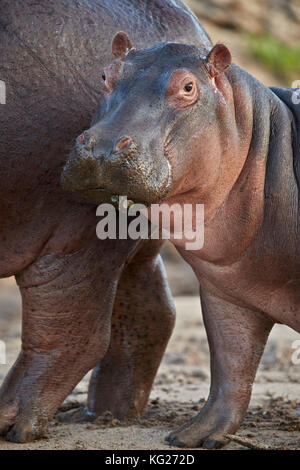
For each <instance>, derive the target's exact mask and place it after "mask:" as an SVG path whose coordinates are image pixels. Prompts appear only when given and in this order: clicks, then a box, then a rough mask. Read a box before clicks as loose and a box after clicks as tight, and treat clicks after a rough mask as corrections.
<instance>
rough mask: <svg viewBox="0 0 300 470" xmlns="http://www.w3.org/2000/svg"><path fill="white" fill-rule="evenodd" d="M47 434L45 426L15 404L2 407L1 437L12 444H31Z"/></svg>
mask: <svg viewBox="0 0 300 470" xmlns="http://www.w3.org/2000/svg"><path fill="white" fill-rule="evenodd" d="M44 432H45V426H43V425H41V424H38V423H37V422H36V420H35V419H30V417H27V416H26V415H25V413H22V412H21V411H20V407H19V405H17V404H15V403H11V404H7V405H2V406H1V407H0V436H1V437H3V438H5V439H6V440H7V441H10V442H18V443H24V442H30V441H33V440H35V439H39V438H40V437H42V436H43V434H44Z"/></svg>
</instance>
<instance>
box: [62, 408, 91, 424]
mask: <svg viewBox="0 0 300 470" xmlns="http://www.w3.org/2000/svg"><path fill="white" fill-rule="evenodd" d="M96 418H97V415H96V414H94V413H91V412H90V411H89V410H88V408H87V407H86V406H79V407H76V408H72V409H71V410H67V411H61V412H59V413H56V415H55V419H56V420H57V421H59V422H60V423H90V422H92V421H94V420H95V419H96Z"/></svg>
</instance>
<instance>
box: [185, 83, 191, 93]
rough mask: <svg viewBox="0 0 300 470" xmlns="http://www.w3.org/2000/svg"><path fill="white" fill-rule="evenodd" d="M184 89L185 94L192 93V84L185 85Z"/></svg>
mask: <svg viewBox="0 0 300 470" xmlns="http://www.w3.org/2000/svg"><path fill="white" fill-rule="evenodd" d="M184 89H185V91H186V92H187V93H190V92H191V91H192V89H193V84H192V82H191V83H188V84H187V85H185V87H184Z"/></svg>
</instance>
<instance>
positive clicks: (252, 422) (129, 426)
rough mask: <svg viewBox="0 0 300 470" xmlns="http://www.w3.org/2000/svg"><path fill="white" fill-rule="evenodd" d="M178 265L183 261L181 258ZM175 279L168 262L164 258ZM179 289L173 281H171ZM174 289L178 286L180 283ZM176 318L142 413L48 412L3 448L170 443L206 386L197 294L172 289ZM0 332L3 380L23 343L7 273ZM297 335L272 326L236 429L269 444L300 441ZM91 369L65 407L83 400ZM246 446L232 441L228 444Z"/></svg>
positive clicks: (298, 445)
mask: <svg viewBox="0 0 300 470" xmlns="http://www.w3.org/2000/svg"><path fill="white" fill-rule="evenodd" d="M182 269H186V268H185V267H184V266H183V268H182ZM168 271H169V275H170V279H171V284H172V286H175V287H176V283H177V278H176V277H175V279H174V272H177V273H178V272H184V271H182V270H181V271H180V269H178V266H177V270H176V269H174V266H173V265H172V264H170V263H169V264H168ZM175 290H176V289H175ZM177 290H178V289H177ZM175 302H176V307H177V312H178V316H177V323H176V329H175V332H174V334H173V337H172V339H171V341H170V343H169V346H168V349H167V351H166V354H165V357H164V360H163V363H162V364H161V367H160V369H159V372H158V375H157V378H156V381H155V385H154V388H153V391H152V393H151V399H150V403H149V408H148V411H147V413H146V416H145V417H143V418H142V419H140V420H138V421H135V422H132V423H121V422H119V421H117V420H115V419H112V417H111V416H110V415H105V416H104V417H102V418H101V419H99V420H98V422H96V423H89V424H61V423H59V422H58V421H57V420H55V419H54V420H53V421H52V422H51V423H50V425H49V429H48V432H47V435H46V437H45V438H44V439H42V440H40V441H37V442H34V443H29V444H19V445H16V444H13V443H8V442H5V441H0V450H4V449H170V447H169V446H167V445H165V444H164V436H165V435H166V434H168V432H170V431H171V430H172V429H174V428H176V427H177V426H178V425H180V424H182V423H183V422H185V421H186V420H187V419H189V418H190V417H192V416H194V415H195V414H196V413H197V411H198V410H200V409H201V407H202V406H203V403H204V400H205V398H206V397H207V394H208V390H209V375H210V374H209V352H208V345H207V340H206V334H205V330H204V327H203V322H202V317H201V310H200V303H199V298H198V297H197V296H195V295H194V296H177V297H176V298H175ZM0 309H1V316H0V338H1V339H2V340H4V341H5V342H6V344H7V364H6V365H0V382H1V381H2V379H3V377H4V376H5V374H6V372H7V371H8V369H9V368H10V367H11V365H12V364H13V361H14V360H15V358H16V356H17V353H18V350H19V347H20V298H19V293H18V290H17V289H16V287H15V284H14V281H13V280H12V279H7V280H2V281H0ZM297 339H300V335H298V334H297V333H296V332H294V331H292V330H291V329H289V328H287V327H285V326H281V325H280V326H279V325H278V326H276V327H275V328H274V329H273V331H272V333H271V336H270V338H269V341H268V345H267V348H266V351H265V354H264V357H263V359H262V363H261V366H260V369H259V372H258V374H257V378H256V381H255V385H254V389H253V395H252V400H251V404H250V408H249V411H248V414H247V417H246V419H245V422H244V424H243V425H242V427H241V429H240V430H239V432H238V434H239V435H241V436H244V437H249V438H250V439H252V440H253V439H255V440H257V441H259V442H260V443H263V444H265V445H268V446H270V447H271V448H285V449H300V432H299V431H300V419H299V418H300V395H299V389H300V387H299V383H300V364H298V365H294V364H293V363H292V361H291V357H292V354H293V352H294V350H293V349H292V343H293V341H295V340H297ZM87 386H88V376H86V377H85V378H84V379H83V380H82V382H81V383H80V384H79V385H78V386H77V387H76V389H75V390H74V392H73V393H72V395H70V396H69V397H68V398H67V400H66V401H65V403H64V405H63V407H64V409H66V408H69V407H70V408H72V407H77V406H79V405H80V404H81V403H84V402H85V399H86V392H87ZM239 448H243V447H242V446H241V445H239V444H236V443H231V444H230V445H229V446H228V447H227V449H239Z"/></svg>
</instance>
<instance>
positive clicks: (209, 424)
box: [165, 406, 242, 449]
mask: <svg viewBox="0 0 300 470" xmlns="http://www.w3.org/2000/svg"><path fill="white" fill-rule="evenodd" d="M204 408H205V407H204ZM224 408H225V409H226V406H224ZM203 411H204V412H203ZM203 411H201V412H200V413H199V414H198V415H197V416H196V417H195V418H193V419H191V420H190V421H188V422H187V423H185V424H184V425H183V426H181V427H180V428H178V429H177V430H176V431H174V432H172V433H171V434H169V435H168V436H167V437H166V439H165V440H166V442H168V444H170V445H172V446H176V447H188V448H194V447H203V448H205V449H220V448H221V447H224V446H225V445H226V444H228V443H229V440H228V439H227V438H226V437H225V436H226V434H234V432H235V431H236V430H237V429H238V427H239V424H240V422H241V420H242V419H240V420H238V421H237V420H236V419H234V418H231V417H230V416H228V415H226V416H224V415H222V416H220V412H219V413H218V414H217V413H216V411H212V410H211V411H209V409H208V408H207V410H206V411H205V410H204V409H203Z"/></svg>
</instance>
